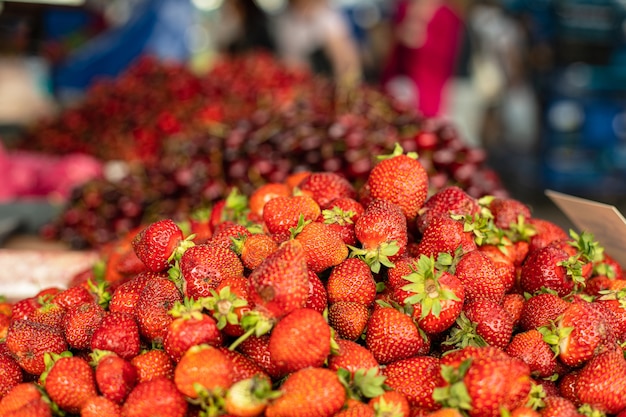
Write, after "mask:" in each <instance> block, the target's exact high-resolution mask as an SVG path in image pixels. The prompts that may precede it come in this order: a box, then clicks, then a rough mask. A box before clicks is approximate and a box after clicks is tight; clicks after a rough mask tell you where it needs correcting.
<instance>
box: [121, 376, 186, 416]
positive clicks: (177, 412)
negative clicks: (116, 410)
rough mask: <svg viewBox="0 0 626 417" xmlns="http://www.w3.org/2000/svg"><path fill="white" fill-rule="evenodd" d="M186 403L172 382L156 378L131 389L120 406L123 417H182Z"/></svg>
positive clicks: (184, 413)
mask: <svg viewBox="0 0 626 417" xmlns="http://www.w3.org/2000/svg"><path fill="white" fill-rule="evenodd" d="M187 408H188V405H187V401H186V400H185V397H184V396H183V394H182V393H180V392H179V391H178V390H177V389H176V385H174V383H173V382H172V381H170V380H169V379H167V378H164V377H157V378H154V379H151V380H149V381H145V382H140V383H139V384H137V385H136V386H135V388H133V390H132V391H131V392H130V394H129V395H128V398H127V399H126V401H125V402H124V405H123V406H122V415H123V416H124V417H153V416H168V417H184V416H185V415H186V413H187Z"/></svg>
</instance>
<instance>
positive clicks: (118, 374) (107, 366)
mask: <svg viewBox="0 0 626 417" xmlns="http://www.w3.org/2000/svg"><path fill="white" fill-rule="evenodd" d="M94 376H95V380H96V385H97V387H98V391H99V392H100V393H101V394H102V395H103V396H104V397H106V398H107V399H109V400H111V401H113V402H114V403H116V404H122V403H123V402H124V400H125V399H126V397H127V396H128V394H129V393H130V391H131V390H132V389H133V388H134V387H135V385H136V384H137V368H135V367H134V366H133V365H132V364H131V363H130V362H129V361H127V360H125V359H122V358H121V357H119V356H117V355H114V354H108V355H105V356H104V357H103V358H101V359H100V361H99V362H98V363H97V365H96V368H95V374H94Z"/></svg>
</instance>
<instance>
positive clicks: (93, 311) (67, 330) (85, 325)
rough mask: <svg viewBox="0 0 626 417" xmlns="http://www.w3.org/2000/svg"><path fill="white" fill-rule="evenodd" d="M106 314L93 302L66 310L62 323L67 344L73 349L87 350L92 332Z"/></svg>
mask: <svg viewBox="0 0 626 417" xmlns="http://www.w3.org/2000/svg"><path fill="white" fill-rule="evenodd" d="M106 314H107V313H106V311H105V310H104V309H103V308H102V307H101V306H100V305H99V304H98V303H96V302H95V301H93V300H92V301H91V302H87V303H83V304H79V305H74V306H72V307H70V308H68V310H67V312H66V314H65V316H64V317H63V323H62V328H63V335H64V336H65V340H66V341H67V344H68V345H69V346H70V347H71V348H74V349H83V350H84V349H88V348H89V347H90V346H91V339H92V336H93V332H94V331H95V330H96V328H97V327H98V326H99V325H100V323H101V322H102V319H103V318H104V316H105V315H106Z"/></svg>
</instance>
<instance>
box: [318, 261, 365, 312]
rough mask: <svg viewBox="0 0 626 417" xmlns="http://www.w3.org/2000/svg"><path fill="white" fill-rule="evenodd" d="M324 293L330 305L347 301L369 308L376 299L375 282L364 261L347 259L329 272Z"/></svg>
mask: <svg viewBox="0 0 626 417" xmlns="http://www.w3.org/2000/svg"><path fill="white" fill-rule="evenodd" d="M326 291H327V292H328V301H329V302H330V303H337V302H340V301H348V302H358V303H361V304H363V305H364V306H370V305H371V304H372V303H373V302H374V299H375V298H376V281H374V277H373V276H372V271H371V270H370V267H369V266H368V265H367V263H366V262H365V261H364V260H362V259H359V258H348V259H346V260H344V261H343V262H341V263H340V264H339V265H337V266H335V267H334V268H333V269H332V270H331V271H330V275H329V276H328V281H327V283H326Z"/></svg>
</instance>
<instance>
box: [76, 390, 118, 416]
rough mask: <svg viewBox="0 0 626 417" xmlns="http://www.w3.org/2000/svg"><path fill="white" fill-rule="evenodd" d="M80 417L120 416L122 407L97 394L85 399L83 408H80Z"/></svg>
mask: <svg viewBox="0 0 626 417" xmlns="http://www.w3.org/2000/svg"><path fill="white" fill-rule="evenodd" d="M80 417H122V407H121V406H120V405H119V404H116V403H114V402H113V401H111V400H109V399H108V398H106V397H104V396H102V395H98V396H96V397H91V398H89V399H88V400H87V401H85V404H83V408H81V409H80Z"/></svg>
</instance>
